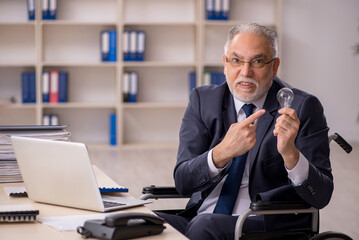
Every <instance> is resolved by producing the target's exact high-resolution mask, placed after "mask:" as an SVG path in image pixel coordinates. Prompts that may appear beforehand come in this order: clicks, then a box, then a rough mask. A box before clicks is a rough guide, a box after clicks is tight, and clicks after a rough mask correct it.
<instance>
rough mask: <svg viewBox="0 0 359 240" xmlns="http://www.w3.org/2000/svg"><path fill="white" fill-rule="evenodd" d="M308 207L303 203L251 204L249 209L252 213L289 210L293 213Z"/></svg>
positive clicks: (259, 202)
mask: <svg viewBox="0 0 359 240" xmlns="http://www.w3.org/2000/svg"><path fill="white" fill-rule="evenodd" d="M309 208H310V206H309V205H308V204H305V203H303V202H263V201H257V202H252V203H251V205H250V209H251V210H252V211H254V212H255V211H265V210H289V211H292V210H293V211H294V210H298V209H309Z"/></svg>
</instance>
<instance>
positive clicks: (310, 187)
mask: <svg viewBox="0 0 359 240" xmlns="http://www.w3.org/2000/svg"><path fill="white" fill-rule="evenodd" d="M307 189H308V190H309V192H310V193H311V194H312V195H314V194H315V191H314V188H313V186H312V185H310V184H309V185H308V186H307Z"/></svg>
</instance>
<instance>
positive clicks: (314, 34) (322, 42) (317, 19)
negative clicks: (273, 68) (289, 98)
mask: <svg viewBox="0 0 359 240" xmlns="http://www.w3.org/2000/svg"><path fill="white" fill-rule="evenodd" d="M282 24H283V25H282V50H283V51H282V53H281V54H282V55H281V56H282V57H281V66H280V68H281V75H280V77H281V78H282V79H283V80H285V81H287V82H288V83H290V84H291V85H293V86H295V87H297V88H301V89H303V90H305V91H307V92H310V93H312V94H314V95H316V96H317V97H318V98H319V99H320V101H321V102H322V104H323V106H324V109H325V114H326V117H327V121H328V125H329V127H330V129H331V130H330V133H334V132H338V133H339V134H341V135H342V136H343V137H345V138H346V139H347V140H349V141H359V55H355V54H354V50H353V46H354V45H355V44H356V43H358V42H359V31H358V30H359V1H358V0H346V1H341V0H315V1H313V0H301V1H297V0H284V1H283V8H282Z"/></svg>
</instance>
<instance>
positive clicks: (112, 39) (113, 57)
mask: <svg viewBox="0 0 359 240" xmlns="http://www.w3.org/2000/svg"><path fill="white" fill-rule="evenodd" d="M108 61H109V62H116V61H117V31H116V30H111V31H109V53H108Z"/></svg>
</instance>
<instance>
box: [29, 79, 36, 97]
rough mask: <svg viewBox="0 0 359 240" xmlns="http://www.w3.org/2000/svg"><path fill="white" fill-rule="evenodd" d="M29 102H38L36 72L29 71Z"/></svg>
mask: <svg viewBox="0 0 359 240" xmlns="http://www.w3.org/2000/svg"><path fill="white" fill-rule="evenodd" d="M28 81H29V103H36V76H35V72H30V73H28Z"/></svg>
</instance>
